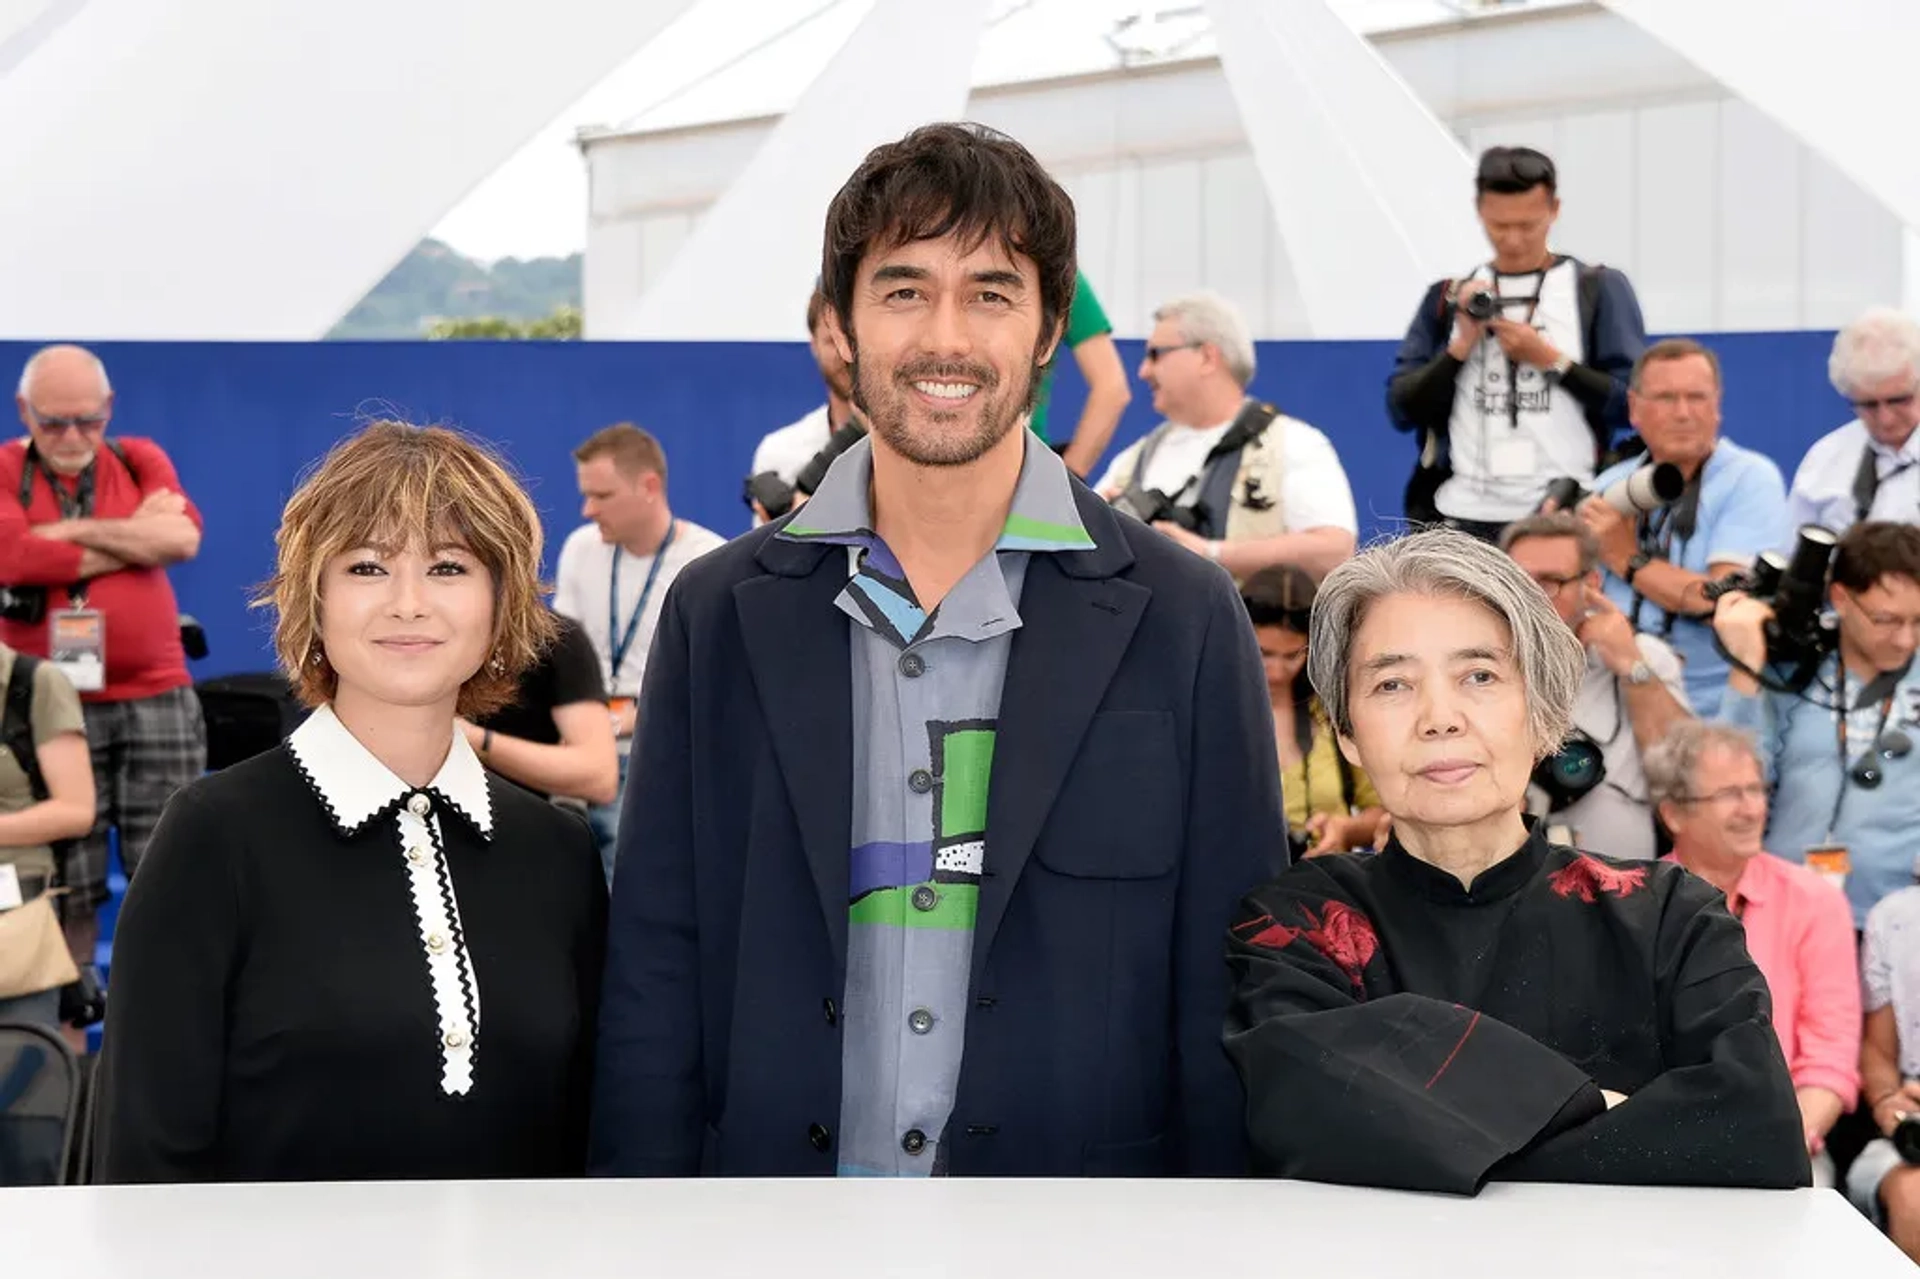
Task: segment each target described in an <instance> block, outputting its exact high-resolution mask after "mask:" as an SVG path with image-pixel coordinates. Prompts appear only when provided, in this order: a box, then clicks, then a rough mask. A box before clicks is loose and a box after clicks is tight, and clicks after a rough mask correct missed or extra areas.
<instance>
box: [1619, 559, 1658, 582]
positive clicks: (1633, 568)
mask: <svg viewBox="0 0 1920 1279" xmlns="http://www.w3.org/2000/svg"><path fill="white" fill-rule="evenodd" d="M1651 563H1653V556H1651V555H1649V554H1648V553H1647V552H1645V551H1635V552H1634V553H1633V558H1632V559H1630V560H1628V561H1627V571H1626V573H1625V575H1624V576H1623V577H1622V578H1621V580H1622V581H1624V582H1625V583H1626V584H1627V585H1628V586H1632V585H1633V578H1634V575H1635V574H1636V573H1638V572H1639V571H1640V570H1641V569H1643V568H1645V567H1646V566H1647V565H1649V564H1651Z"/></svg>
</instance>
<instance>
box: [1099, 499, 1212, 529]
mask: <svg viewBox="0 0 1920 1279" xmlns="http://www.w3.org/2000/svg"><path fill="white" fill-rule="evenodd" d="M1113 509H1114V510H1116V511H1125V512H1126V513H1127V514H1128V515H1131V516H1133V518H1134V519H1136V520H1139V521H1140V522H1141V523H1142V524H1148V525H1152V524H1158V523H1159V522H1160V521H1162V520H1165V521H1167V522H1168V523H1170V524H1175V525H1178V526H1179V527H1181V528H1183V529H1185V530H1186V531H1187V532H1189V533H1198V532H1200V531H1201V530H1202V529H1204V528H1206V526H1207V509H1206V506H1205V504H1204V503H1201V504H1198V505H1194V506H1182V505H1180V503H1178V502H1176V501H1174V500H1173V499H1172V498H1171V497H1169V496H1167V495H1166V494H1165V493H1162V492H1161V491H1160V490H1159V489H1128V490H1127V491H1126V492H1124V493H1122V494H1121V495H1120V496H1119V497H1116V498H1114V499H1113Z"/></svg>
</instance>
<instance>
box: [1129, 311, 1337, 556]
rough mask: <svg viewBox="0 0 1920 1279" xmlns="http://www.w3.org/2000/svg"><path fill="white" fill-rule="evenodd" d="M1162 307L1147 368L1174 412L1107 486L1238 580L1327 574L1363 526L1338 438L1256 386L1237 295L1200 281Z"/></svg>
mask: <svg viewBox="0 0 1920 1279" xmlns="http://www.w3.org/2000/svg"><path fill="white" fill-rule="evenodd" d="M1153 319H1154V325H1153V333H1152V336H1150V337H1149V338H1148V339H1147V353H1146V357H1145V358H1144V359H1143V360H1141V362H1140V378H1141V380H1142V381H1144V382H1145V383H1146V384H1147V386H1148V387H1149V388H1150V389H1151V390H1152V391H1153V407H1154V410H1155V411H1156V412H1159V413H1161V414H1164V415H1165V417H1166V420H1165V421H1164V422H1162V423H1161V424H1160V425H1159V426H1157V427H1155V428H1154V429H1153V430H1152V431H1150V432H1148V433H1147V435H1146V437H1145V438H1144V439H1142V440H1140V441H1139V442H1138V443H1136V444H1134V445H1133V446H1131V447H1130V448H1128V449H1126V450H1125V451H1124V452H1122V453H1121V454H1120V456H1119V457H1117V458H1115V459H1114V461H1113V465H1111V466H1110V467H1108V468H1107V473H1106V475H1104V476H1103V477H1101V480H1100V484H1099V489H1100V495H1101V496H1102V497H1104V498H1106V499H1107V500H1108V501H1109V502H1112V503H1113V504H1114V505H1115V506H1116V507H1118V508H1119V509H1121V510H1123V511H1126V512H1127V513H1128V514H1130V515H1133V516H1135V517H1136V518H1138V519H1140V520H1143V521H1145V522H1146V523H1148V524H1151V525H1152V526H1153V527H1154V528H1156V529H1158V530H1159V531H1160V532H1162V533H1164V534H1166V535H1167V536H1168V537H1170V538H1172V539H1173V540H1174V541H1176V542H1178V543H1179V544H1180V545H1182V546H1184V547H1186V548H1187V549H1188V550H1190V551H1192V552H1194V553H1195V554H1196V555H1202V556H1205V557H1206V558H1207V559H1210V560H1212V561H1214V562H1215V563H1217V564H1219V565H1220V566H1221V567H1223V568H1225V569H1226V570H1227V572H1228V573H1230V574H1231V575H1232V576H1233V577H1234V579H1235V580H1236V581H1240V580H1245V579H1246V578H1248V577H1250V576H1252V575H1253V574H1255V573H1257V572H1259V571H1260V570H1261V569H1263V568H1270V567H1272V566H1274V565H1276V564H1291V565H1293V566H1295V567H1297V568H1300V569H1303V570H1305V571H1306V572H1308V573H1310V574H1312V575H1313V577H1314V578H1316V579H1318V578H1321V577H1324V576H1326V574H1327V572H1328V570H1330V569H1332V568H1333V566H1334V565H1336V564H1338V563H1340V562H1341V561H1342V560H1344V559H1346V558H1348V557H1349V556H1351V555H1352V554H1353V548H1354V544H1355V542H1356V540H1357V537H1358V530H1359V521H1358V519H1357V518H1356V516H1355V513H1354V507H1353V490H1352V489H1351V488H1350V487H1349V486H1348V484H1347V473H1346V471H1345V470H1344V469H1343V468H1342V467H1341V465H1340V458H1339V456H1338V455H1337V454H1336V453H1335V452H1334V451H1333V445H1332V444H1331V443H1330V442H1329V441H1328V439H1327V437H1326V436H1325V435H1323V434H1321V433H1320V432H1319V431H1317V430H1315V429H1314V428H1313V427H1311V426H1308V425H1307V424H1306V423H1305V422H1301V421H1298V420H1297V419H1294V418H1291V417H1287V416H1285V415H1284V414H1282V413H1280V412H1278V411H1277V410H1276V409H1274V408H1273V406H1272V405H1269V404H1263V403H1261V402H1260V401H1258V400H1255V399H1253V398H1252V397H1250V396H1249V395H1248V394H1247V384H1248V383H1249V382H1251V381H1253V373H1254V351H1253V337H1252V335H1251V334H1250V333H1249V332H1248V331H1247V326H1246V322H1245V321H1244V320H1242V319H1241V318H1240V312H1239V311H1238V309H1236V308H1235V307H1234V305H1233V304H1232V303H1231V302H1228V301H1227V300H1226V299H1225V298H1223V297H1221V296H1219V295H1218V294H1215V293H1205V292H1203V293H1195V294H1191V295H1189V296H1186V297H1181V298H1175V299H1174V300H1173V301H1171V302H1168V303H1166V304H1165V305H1163V306H1162V307H1161V308H1160V309H1159V310H1157V311H1155V312H1154V313H1153Z"/></svg>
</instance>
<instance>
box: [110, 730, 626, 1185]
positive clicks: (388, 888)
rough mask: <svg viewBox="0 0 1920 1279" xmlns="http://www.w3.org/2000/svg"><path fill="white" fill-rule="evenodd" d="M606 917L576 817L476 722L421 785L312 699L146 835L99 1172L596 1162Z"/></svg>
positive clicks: (516, 1170) (456, 1171)
mask: <svg viewBox="0 0 1920 1279" xmlns="http://www.w3.org/2000/svg"><path fill="white" fill-rule="evenodd" d="M423 800H424V801H425V802H422V801H423ZM422 810H424V812H425V819H424V820H422ZM409 854H412V856H411V857H410V856H409ZM605 937H606V887H605V883H604V881H603V879H602V872H601V869H600V862H599V858H598V856H597V854H596V852H595V849H594V844H593V839H592V836H591V835H590V834H589V833H588V830H587V828H586V826H585V824H584V823H583V822H582V821H581V820H580V819H579V818H578V817H576V816H574V815H572V814H570V813H567V812H565V811H563V810H561V809H557V808H555V807H553V806H552V805H550V804H547V803H544V802H542V801H541V800H539V799H537V798H535V797H534V796H532V795H530V794H529V793H527V792H526V791H523V790H521V789H520V788H518V787H516V786H514V785H513V784H512V783H511V782H507V781H504V780H502V779H500V778H498V777H495V776H490V775H488V774H487V773H486V772H485V771H484V770H483V769H481V768H480V766H479V763H478V761H477V759H476V758H475V757H474V755H473V753H472V751H471V750H470V749H468V748H467V747H466V744H465V741H464V740H463V739H459V738H458V736H457V735H456V740H455V743H454V749H453V752H452V754H450V755H449V757H448V762H447V764H446V766H445V767H443V768H442V770H441V772H440V775H439V776H438V777H436V778H435V780H434V783H433V785H432V786H430V787H428V788H426V789H425V790H423V791H420V790H413V789H410V788H408V787H406V785H405V783H403V782H401V781H400V779H399V778H397V777H394V776H393V775H392V774H391V773H388V772H387V771H386V770H385V769H384V768H383V767H381V766H380V765H379V764H378V762H377V761H375V760H374V759H373V757H372V756H371V755H370V754H367V753H366V752H365V751H364V749H362V748H361V747H360V746H359V744H358V743H357V742H355V741H354V740H353V739H352V738H351V737H350V736H349V735H347V734H346V731H345V729H344V728H343V727H342V726H341V725H340V723H339V721H338V720H337V719H335V718H334V717H333V716H332V714H331V712H330V711H327V710H322V711H320V712H316V714H315V715H314V716H313V717H312V718H311V719H309V721H308V723H307V724H306V725H304V726H303V727H302V728H301V730H300V731H299V732H297V733H296V734H295V735H294V737H293V738H292V739H291V740H290V741H289V742H287V743H282V744H281V745H280V746H279V747H277V748H275V749H274V750H271V751H268V752H266V753H265V754H262V755H259V756H256V757H254V758H253V759H250V760H248V761H246V762H245V763H242V764H238V765H235V766H234V767H232V768H229V769H226V770H225V771H223V772H220V773H217V774H214V775H212V776H209V777H206V778H203V779H201V780H199V781H197V782H195V783H193V784H192V785H190V786H188V787H187V788H185V789H184V790H182V791H181V792H180V793H179V794H177V795H176V796H175V797H174V799H173V801H172V802H171V803H170V804H169V805H168V806H167V810H166V814H165V816H164V817H163V818H162V820H161V822H160V825H159V827H158V828H157V829H156V831H155V833H154V836H153V839H152V842H151V843H150V844H149V845H148V849H147V855H146V857H145V859H144V860H143V861H142V862H141V866H140V873H139V875H138V877H137V878H136V879H135V880H134V882H133V886H132V888H131V890H130V891H129V893H128V895H127V901H126V907H125V911H124V913H123V915H122V917H121V923H120V929H119V934H118V936H117V938H116V941H115V946H114V965H113V976H112V987H111V996H110V1001H109V1009H110V1011H109V1013H108V1018H107V1033H106V1049H105V1055H104V1057H103V1060H102V1067H101V1069H102V1082H101V1088H102V1092H101V1111H100V1117H99V1143H100V1144H99V1148H98V1157H99V1172H100V1176H101V1179H102V1180H106V1181H260V1180H352V1179H392V1178H416V1177H439V1178H485V1177H540V1176H572V1175H578V1174H579V1173H581V1172H582V1171H583V1168H584V1162H585V1160H584V1152H585V1139H586V1118H587V1113H586V1112H587V1098H588V1085H589V1072H590V1069H591V1060H592V1038H593V1031H594V1021H595V1011H596V1006H597V1003H598V997H599V982H600V967H601V957H602V951H603V949H604V945H605Z"/></svg>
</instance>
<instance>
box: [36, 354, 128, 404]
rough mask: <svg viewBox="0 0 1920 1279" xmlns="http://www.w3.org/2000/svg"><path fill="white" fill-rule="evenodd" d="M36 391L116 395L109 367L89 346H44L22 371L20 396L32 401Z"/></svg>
mask: <svg viewBox="0 0 1920 1279" xmlns="http://www.w3.org/2000/svg"><path fill="white" fill-rule="evenodd" d="M35 391H45V392H47V393H49V394H61V395H65V394H70V393H74V392H77V393H79V394H81V395H91V396H93V397H94V398H95V399H96V400H103V399H105V398H106V397H107V396H109V395H112V394H113V384H112V383H110V382H108V381H107V366H106V365H104V364H102V363H101V362H100V357H99V356H97V355H95V354H94V353H93V352H92V351H89V350H87V348H86V347H84V346H68V345H61V346H43V347H41V348H40V349H39V350H38V351H35V352H34V353H33V355H32V357H31V358H29V359H28V360H27V367H25V368H24V369H21V370H20V388H19V391H18V394H19V396H20V398H21V399H23V400H31V399H33V397H34V393H35Z"/></svg>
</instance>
